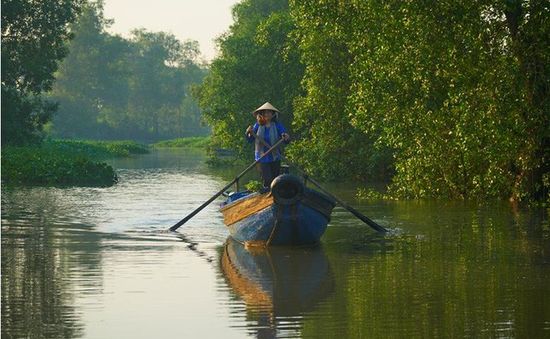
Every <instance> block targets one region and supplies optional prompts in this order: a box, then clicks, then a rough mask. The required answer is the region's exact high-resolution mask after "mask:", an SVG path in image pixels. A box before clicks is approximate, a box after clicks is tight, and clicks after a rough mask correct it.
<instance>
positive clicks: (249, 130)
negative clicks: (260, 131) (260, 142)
mask: <svg viewBox="0 0 550 339" xmlns="http://www.w3.org/2000/svg"><path fill="white" fill-rule="evenodd" d="M252 132H254V129H253V128H252V126H248V128H247V129H246V135H252Z"/></svg>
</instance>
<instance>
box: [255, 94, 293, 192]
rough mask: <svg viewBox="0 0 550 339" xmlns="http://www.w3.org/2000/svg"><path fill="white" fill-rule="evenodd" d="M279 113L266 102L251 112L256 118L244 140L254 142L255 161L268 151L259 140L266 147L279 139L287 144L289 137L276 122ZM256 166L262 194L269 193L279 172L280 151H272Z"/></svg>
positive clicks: (283, 128)
mask: <svg viewBox="0 0 550 339" xmlns="http://www.w3.org/2000/svg"><path fill="white" fill-rule="evenodd" d="M279 113H280V112H279V110H278V109H276V108H275V107H274V106H273V105H272V104H270V103H269V102H266V103H265V104H263V105H262V106H260V107H258V108H257V109H256V110H255V111H254V112H252V114H253V115H254V117H255V118H256V123H255V124H254V126H248V128H247V129H246V138H247V139H248V142H255V149H254V157H255V159H256V160H258V159H260V158H261V157H262V155H263V153H264V152H266V151H267V150H268V149H269V147H268V146H264V145H263V144H262V143H261V142H260V140H261V139H263V140H264V141H265V142H266V143H267V145H274V144H275V143H276V142H277V141H279V139H281V138H282V139H284V140H285V142H287V143H288V142H289V140H290V136H289V135H288V133H287V131H286V129H285V127H284V126H283V125H282V124H281V123H280V122H278V121H277V117H278V114H279ZM254 135H256V136H257V137H258V139H256V138H255V136H254ZM258 165H259V169H260V173H261V176H262V184H263V189H262V193H265V192H267V191H269V187H270V185H271V182H272V181H273V179H275V178H276V177H277V176H278V175H279V173H280V171H281V150H280V149H276V150H274V151H272V152H271V153H270V154H268V155H267V156H266V157H265V158H263V159H261V160H260V162H259V163H258Z"/></svg>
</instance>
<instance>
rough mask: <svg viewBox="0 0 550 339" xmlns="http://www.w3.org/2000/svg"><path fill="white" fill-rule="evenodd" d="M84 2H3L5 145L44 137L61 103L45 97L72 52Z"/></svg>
mask: <svg viewBox="0 0 550 339" xmlns="http://www.w3.org/2000/svg"><path fill="white" fill-rule="evenodd" d="M81 6H82V1H81V0H53V1H39V2H36V1H30V0H2V143H4V144H24V143H28V142H32V141H36V140H38V139H39V137H40V131H41V129H42V126H43V125H44V124H45V123H46V122H47V121H48V120H49V119H50V117H51V115H52V113H53V112H54V111H55V108H56V105H55V104H54V103H51V102H48V101H46V100H44V99H42V97H41V94H42V93H44V92H47V91H49V90H50V89H51V87H52V83H53V81H54V77H53V74H54V72H55V71H56V69H57V67H58V63H59V61H60V60H61V59H63V58H64V57H65V56H66V54H67V48H66V45H65V43H66V41H67V40H69V38H70V37H71V32H70V30H69V29H68V24H69V23H70V22H72V21H74V20H75V19H76V15H77V13H78V11H79V10H80V8H81Z"/></svg>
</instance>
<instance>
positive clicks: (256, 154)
mask: <svg viewBox="0 0 550 339" xmlns="http://www.w3.org/2000/svg"><path fill="white" fill-rule="evenodd" d="M258 128H260V124H258V123H257V122H256V123H255V124H254V126H253V127H252V129H253V130H254V134H256V135H257V134H258ZM271 128H276V129H277V136H278V137H279V139H281V138H282V134H283V133H286V129H285V127H284V126H283V125H282V124H281V123H279V122H275V123H273V122H272V123H271V125H270V126H269V128H267V127H266V133H265V135H264V141H265V142H266V144H268V145H271V143H270V142H269V141H270V140H269V130H270V129H271ZM246 139H247V140H248V142H250V143H252V142H254V136H248V135H247V136H246ZM271 146H272V145H271ZM269 148H270V147H267V146H263V150H262V152H267V151H268V150H269ZM280 151H281V150H280V148H279V152H280ZM261 157H262V154H261V152H257V151H254V159H255V160H258V159H260V158H261ZM277 160H281V158H280V157H279V156H277V153H276V152H275V150H273V151H272V152H271V153H269V154H268V155H267V156H266V157H264V158H263V159H262V160H260V162H273V161H277Z"/></svg>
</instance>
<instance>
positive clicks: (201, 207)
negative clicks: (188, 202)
mask: <svg viewBox="0 0 550 339" xmlns="http://www.w3.org/2000/svg"><path fill="white" fill-rule="evenodd" d="M283 141H284V140H283V139H280V140H279V141H277V142H276V143H275V145H273V146H271V147H270V148H269V149H268V150H267V151H266V152H265V153H264V154H262V156H261V157H259V158H258V160H256V161H254V162H253V163H252V164H250V165H249V166H248V167H247V168H245V169H244V171H242V172H241V173H240V174H239V175H237V176H236V177H235V179H233V180H232V181H231V182H230V183H229V184H227V185H226V186H225V187H224V188H222V189H221V190H220V191H219V192H218V193H216V194H214V195H213V196H212V197H211V198H210V199H208V200H207V201H205V202H204V203H203V204H202V205H200V206H199V207H197V208H196V209H195V210H194V211H193V212H191V213H189V214H188V215H187V216H186V217H185V218H183V219H181V220H180V221H178V222H177V223H176V224H175V225H174V226H172V227H170V231H175V230H177V229H178V228H179V227H180V226H181V225H183V224H185V223H186V222H187V221H189V219H191V218H193V217H194V216H195V215H196V214H197V213H199V212H200V211H202V210H203V209H204V208H205V207H206V206H208V205H209V204H210V203H211V202H212V201H214V200H216V198H217V197H219V196H220V195H222V193H223V192H225V191H226V190H227V189H228V188H229V187H231V185H233V183H235V181H237V180H239V179H240V178H241V177H242V176H243V175H245V174H246V173H247V172H248V171H250V170H251V169H252V168H253V167H254V166H255V165H256V164H257V163H259V162H260V160H262V159H263V158H265V157H266V156H267V155H268V154H270V153H271V152H273V150H275V149H276V148H277V147H279V146H280V145H281V143H282V142H283Z"/></svg>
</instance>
